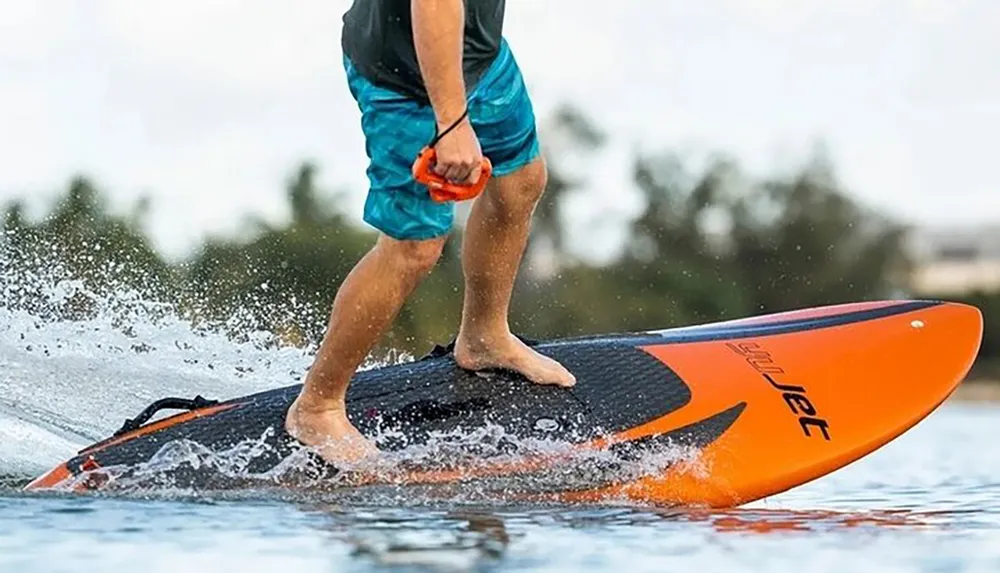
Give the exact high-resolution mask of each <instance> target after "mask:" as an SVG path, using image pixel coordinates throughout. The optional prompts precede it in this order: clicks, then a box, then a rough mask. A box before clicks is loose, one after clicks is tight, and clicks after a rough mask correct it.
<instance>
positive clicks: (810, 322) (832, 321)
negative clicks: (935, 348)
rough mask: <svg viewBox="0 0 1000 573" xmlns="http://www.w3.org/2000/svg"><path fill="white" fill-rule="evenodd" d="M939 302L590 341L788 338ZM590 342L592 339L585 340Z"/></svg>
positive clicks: (639, 343) (644, 342)
mask: <svg viewBox="0 0 1000 573" xmlns="http://www.w3.org/2000/svg"><path fill="white" fill-rule="evenodd" d="M940 304H941V302H939V301H907V302H902V303H899V304H895V305H890V306H885V307H880V308H872V309H866V310H857V311H853V312H845V313H843V314H834V315H830V316H819V317H813V318H793V319H789V320H783V321H780V322H771V323H760V324H733V325H729V326H725V325H719V326H716V325H712V324H706V325H698V326H689V327H679V328H677V329H665V330H660V331H651V332H637V333H632V334H623V335H615V336H608V337H600V338H595V339H592V340H594V341H595V342H596V341H601V342H614V343H622V344H628V345H635V346H642V345H647V344H681V343H690V342H711V341H716V340H733V339H740V338H751V337H758V336H773V335H776V334H788V333H791V332H804V331H807V330H817V329H820V328H831V327H834V326H843V325H846V324H854V323H858V322H865V321H869V320H877V319H880V318H887V317H890V316H897V315H900V314H905V313H908V312H914V311H917V310H923V309H925V308H930V307H933V306H938V305H940ZM579 340H581V339H563V340H558V341H553V342H551V343H545V344H541V345H540V346H539V348H545V347H546V346H552V345H559V344H565V343H569V342H571V341H576V342H579ZM588 340H591V339H588Z"/></svg>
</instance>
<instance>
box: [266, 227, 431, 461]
mask: <svg viewBox="0 0 1000 573" xmlns="http://www.w3.org/2000/svg"><path fill="white" fill-rule="evenodd" d="M444 243H445V238H444V237H442V238H439V239H429V240H423V241H397V240H395V239H392V238H390V237H388V236H386V235H382V236H381V237H379V240H378V243H377V244H376V245H375V247H374V248H373V249H372V250H371V251H369V252H368V254H367V255H365V256H364V257H363V258H362V259H361V261H360V262H359V263H358V264H357V266H355V267H354V269H353V270H352V271H351V273H350V274H349V275H348V276H347V278H346V279H345V280H344V282H343V284H342V285H341V286H340V289H339V290H338V291H337V296H336V298H335V299H334V303H333V311H332V312H331V313H330V323H329V327H328V329H327V332H326V336H325V337H324V338H323V343H322V345H321V346H320V348H319V351H318V352H317V353H316V359H315V362H314V363H313V365H312V368H310V370H309V374H308V375H307V376H306V380H305V384H304V386H303V389H302V393H301V394H300V395H299V397H298V398H297V399H296V400H295V402H294V403H293V404H292V406H291V408H290V409H289V412H288V416H287V418H286V421H285V429H286V431H287V432H288V433H289V434H290V435H291V436H292V437H294V438H296V439H298V440H299V441H300V442H302V443H303V444H305V445H307V446H312V447H313V448H315V449H316V450H317V452H318V453H319V454H320V455H321V456H322V457H323V459H325V460H326V461H328V462H330V463H332V464H334V465H337V464H343V463H345V462H346V463H351V462H356V461H358V460H360V459H362V458H364V457H367V456H368V455H369V454H371V453H373V452H374V451H375V447H374V445H373V444H371V442H369V441H368V440H367V439H365V438H364V437H363V436H362V435H361V433H360V432H358V430H357V429H356V428H355V427H354V426H353V425H352V424H351V423H350V421H349V420H348V418H347V410H346V404H345V399H346V396H347V387H348V384H349V383H350V380H351V377H352V376H353V375H354V372H355V371H356V370H357V368H358V367H359V366H360V365H361V362H362V361H363V360H364V359H365V356H367V355H368V353H369V352H370V351H371V349H372V347H373V346H374V345H375V343H376V342H377V341H378V339H379V337H380V336H381V335H382V333H383V332H385V330H386V329H387V328H388V327H389V326H390V324H391V323H392V321H393V319H394V318H395V316H396V315H397V314H398V312H399V309H400V308H401V307H402V306H403V303H404V302H405V301H406V299H407V297H408V296H409V295H410V293H411V292H413V289H414V288H416V286H417V285H418V284H419V283H420V280H421V279H422V278H424V277H425V276H426V275H427V273H428V272H430V270H431V269H432V268H433V267H434V264H435V263H436V262H437V260H438V258H439V257H440V255H441V249H442V247H443V246H444Z"/></svg>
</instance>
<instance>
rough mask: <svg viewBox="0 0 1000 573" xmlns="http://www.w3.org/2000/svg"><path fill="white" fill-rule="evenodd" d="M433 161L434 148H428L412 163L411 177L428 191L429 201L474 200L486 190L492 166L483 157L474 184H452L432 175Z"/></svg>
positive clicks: (434, 155) (439, 176) (434, 157)
mask: <svg viewBox="0 0 1000 573" xmlns="http://www.w3.org/2000/svg"><path fill="white" fill-rule="evenodd" d="M435 159H437V153H436V152H435V151H434V148H433V147H430V146H428V147H424V148H423V149H422V150H421V151H420V155H418V156H417V160H416V161H415V162H414V163H413V177H414V179H416V180H417V181H418V182H420V183H423V184H424V185H426V186H427V188H428V189H429V190H430V194H431V199H433V200H434V201H437V202H438V203H444V202H446V201H465V200H468V199H474V198H475V197H477V196H478V195H479V194H480V193H482V192H483V189H484V188H486V183H487V182H489V180H490V176H491V175H492V174H493V164H492V163H490V160H489V159H487V158H486V157H483V163H482V166H481V170H480V172H479V179H478V180H476V182H475V183H472V184H461V183H454V182H452V181H448V180H447V179H445V178H444V177H443V176H441V175H438V174H437V173H434V161H435Z"/></svg>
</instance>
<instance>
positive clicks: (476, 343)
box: [455, 334, 576, 388]
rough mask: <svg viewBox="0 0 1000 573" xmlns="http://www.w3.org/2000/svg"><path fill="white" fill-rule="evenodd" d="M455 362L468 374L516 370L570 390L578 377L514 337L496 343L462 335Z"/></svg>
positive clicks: (536, 381)
mask: <svg viewBox="0 0 1000 573" xmlns="http://www.w3.org/2000/svg"><path fill="white" fill-rule="evenodd" d="M455 362H457V363H458V365H459V366H461V367H462V368H464V369H466V370H483V369H486V368H505V369H508V370H514V371H516V372H520V373H521V374H522V375H524V377H525V378H527V379H528V380H531V381H532V382H534V383H536V384H552V385H556V386H563V387H567V388H568V387H570V386H573V385H574V384H576V377H575V376H573V374H572V373H571V372H570V371H569V370H567V369H566V368H565V367H564V366H563V365H562V364H560V363H559V362H556V361H555V360H553V359H551V358H549V357H548V356H545V355H543V354H540V353H538V352H536V351H535V350H533V349H532V348H531V347H529V346H528V345H527V344H525V343H523V342H521V340H520V339H518V338H517V337H516V336H514V335H512V334H507V335H506V336H504V337H502V338H500V339H499V340H497V341H487V340H485V339H481V338H474V337H471V336H466V335H463V334H459V337H458V340H457V341H456V342H455Z"/></svg>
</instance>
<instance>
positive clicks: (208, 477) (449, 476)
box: [27, 300, 983, 507]
mask: <svg viewBox="0 0 1000 573" xmlns="http://www.w3.org/2000/svg"><path fill="white" fill-rule="evenodd" d="M982 328H983V325H982V315H981V313H980V312H979V310H978V309H976V308H975V307H971V306H967V305H963V304H957V303H951V302H941V301H909V300H901V301H876V302H864V303H854V304H843V305H833V306H824V307H818V308H810V309H802V310H796V311H790V312H784V313H775V314H768V315H762V316H756V317H751V318H744V319H739V320H732V321H726V322H716V323H710V324H703V325H697V326H688V327H681V328H673V329H666V330H658V331H643V332H633V333H619V334H612V335H601V336H588V337H579V338H570V339H560V340H552V341H544V342H531V344H533V346H534V347H535V348H536V349H537V350H538V351H539V352H541V353H543V354H546V355H548V356H551V357H553V358H555V359H557V360H559V361H560V362H562V363H563V364H564V365H566V366H567V367H568V368H569V369H570V370H572V371H573V372H574V373H575V375H576V377H577V384H576V385H575V386H574V387H572V388H558V387H553V386H539V385H535V384H531V383H529V382H527V381H526V380H524V379H522V378H520V377H518V376H516V375H514V374H511V373H502V372H501V373H496V375H495V376H492V377H483V376H482V375H480V374H476V373H472V372H468V371H465V370H463V369H461V368H459V367H457V366H456V364H455V362H454V359H453V355H452V353H451V347H450V346H449V347H436V348H435V349H434V351H432V352H431V353H429V354H428V355H426V356H424V357H423V358H421V359H418V360H414V361H412V362H408V363H404V364H397V365H392V366H387V367H384V368H378V369H373V370H367V371H362V372H359V373H358V374H357V375H356V376H355V378H354V380H353V382H352V384H351V386H350V390H349V393H348V413H349V416H350V417H351V419H352V421H353V422H354V424H355V425H356V426H357V427H358V428H359V429H360V430H361V431H362V432H363V433H365V434H366V435H368V436H371V437H372V438H373V439H375V438H377V439H378V440H379V441H378V445H379V447H380V449H382V450H383V451H398V450H401V449H403V448H406V447H409V446H414V445H420V444H422V443H427V442H428V441H429V440H431V439H434V437H435V436H441V435H448V434H449V433H455V432H474V431H475V430H477V429H482V428H486V427H490V428H494V429H497V428H499V429H500V430H502V431H501V432H500V433H499V435H500V436H501V439H499V440H497V441H496V443H491V444H490V445H491V447H490V448H485V449H483V451H484V452H485V453H483V454H482V457H481V458H476V457H475V456H472V457H469V458H468V459H470V460H474V462H471V461H470V462H469V463H468V464H466V467H461V466H457V467H456V466H455V464H454V463H452V464H451V465H448V466H443V467H437V468H435V467H433V464H432V465H431V467H421V468H420V469H417V468H409V469H407V470H406V471H405V472H402V473H401V474H395V475H396V477H395V479H397V480H401V481H403V482H406V483H429V482H438V483H441V482H446V483H460V482H461V481H462V480H470V481H475V480H487V479H490V478H493V479H496V478H511V477H518V476H521V477H524V476H531V475H532V474H538V475H541V474H543V473H544V472H545V471H546V469H547V468H549V469H551V468H552V467H554V466H555V465H557V464H558V463H559V460H560V458H562V457H564V456H565V455H566V452H570V453H572V452H596V453H598V454H600V455H598V456H595V457H594V459H595V460H599V463H598V462H595V463H597V465H598V466H599V468H597V470H600V471H597V470H595V469H594V468H589V469H587V470H586V472H585V473H587V475H586V476H582V477H581V476H577V477H579V478H580V479H569V480H563V481H560V480H553V479H548V480H544V479H538V480H531V479H525V480H520V481H519V482H517V483H521V484H522V487H523V488H527V489H526V490H525V491H522V492H521V493H524V494H530V495H538V496H541V497H547V498H556V499H561V500H577V501H601V500H605V499H609V498H614V499H633V500H637V501H644V502H652V503H659V504H684V505H706V506H715V507H724V506H735V505H741V504H744V503H748V502H750V501H753V500H757V499H760V498H763V497H766V496H770V495H773V494H776V493H779V492H782V491H785V490H787V489H789V488H792V487H796V486H798V485H800V484H803V483H806V482H808V481H810V480H814V479H816V478H819V477H821V476H823V475H825V474H828V473H830V472H832V471H834V470H836V469H838V468H841V467H843V466H844V465H846V464H849V463H851V462H853V461H855V460H857V459H859V458H861V457H863V456H865V455H867V454H869V453H871V452H872V451H874V450H876V449H877V448H879V447H881V446H882V445H884V444H886V443H888V442H889V441H891V440H893V439H894V438H896V437H897V436H899V435H900V434H902V433H903V432H905V431H906V430H907V429H909V428H911V427H912V426H913V425H915V424H916V423H918V422H919V421H921V420H922V419H923V418H925V417H926V416H927V415H928V414H930V413H931V412H932V411H934V409H935V408H937V407H938V406H939V405H940V404H941V403H942V402H944V401H945V399H946V398H947V397H948V396H949V395H950V394H951V393H952V392H953V391H954V390H955V388H956V387H957V386H958V385H959V384H960V383H961V381H962V380H963V379H964V377H965V376H966V374H967V373H968V371H969V369H970V368H971V366H972V364H973V362H974V360H975V357H976V355H977V353H978V350H979V346H980V343H981V340H982ZM299 388H300V387H299V386H289V387H285V388H278V389H275V390H270V391H266V392H262V393H258V394H253V395H250V396H245V397H242V398H236V399H232V400H228V401H222V402H218V401H213V400H205V399H202V398H201V397H198V398H197V399H195V400H192V401H188V400H182V399H176V398H167V399H164V400H163V401H160V402H157V403H156V404H153V405H151V406H150V408H147V410H146V411H144V412H143V413H142V415H140V416H137V417H136V418H135V419H132V420H128V421H127V423H126V424H125V426H123V427H122V429H121V430H120V431H119V432H117V433H116V434H115V435H112V436H110V437H108V438H107V439H105V440H103V441H101V442H98V443H95V444H93V445H90V446H88V447H86V448H85V449H83V450H81V451H80V452H79V453H78V455H76V456H75V457H73V458H72V459H70V460H68V461H66V462H65V463H63V464H60V465H58V466H57V467H55V468H54V469H52V470H51V471H49V472H48V473H46V474H44V475H42V476H39V477H38V478H37V479H35V480H34V481H33V482H31V483H30V484H29V485H28V486H27V489H29V490H41V489H51V488H55V489H69V490H72V491H86V490H93V489H100V488H105V487H108V485H109V484H114V483H115V480H116V479H121V477H120V476H121V475H127V474H128V471H129V468H140V467H146V468H147V469H148V467H149V462H150V460H151V459H153V458H154V457H156V456H158V455H159V454H161V453H162V451H163V450H164V449H165V448H167V447H168V446H169V445H170V444H173V443H177V442H178V441H186V442H188V443H196V444H198V445H199V447H201V448H202V450H204V451H211V452H224V451H226V450H229V449H231V448H234V447H235V446H236V445H237V444H240V443H246V442H255V443H258V445H259V446H264V447H258V448H257V451H258V452H259V453H258V454H257V455H255V456H254V457H253V458H252V459H250V460H248V461H246V463H245V464H244V466H242V467H241V472H242V473H241V475H242V478H248V477H251V478H252V477H253V476H272V475H274V473H275V472H274V470H275V468H276V467H277V466H278V464H279V463H280V462H281V461H282V460H284V459H286V458H287V457H288V456H289V455H290V453H292V452H293V451H295V450H296V449H298V444H297V443H295V441H294V440H293V439H291V438H290V437H289V436H288V435H287V434H286V433H285V432H284V431H283V429H282V428H283V419H284V414H285V412H286V410H287V408H288V406H289V405H290V404H291V402H292V400H294V398H295V396H296V395H297V393H298V391H299ZM163 408H181V409H185V410H187V411H185V412H183V413H179V414H175V415H173V416H170V417H164V418H161V419H158V420H156V421H152V422H150V420H151V419H152V417H153V416H154V415H155V414H156V413H157V412H158V411H159V410H160V409H163ZM387 430H389V431H387ZM527 443H558V444H564V445H566V447H567V448H568V449H562V450H552V451H558V452H562V453H559V454H555V453H552V454H550V455H548V456H547V455H546V454H544V453H539V452H545V451H548V450H544V449H542V450H537V451H533V452H532V453H530V454H526V455H525V456H521V457H519V456H518V455H517V453H518V452H517V449H518V448H519V447H522V446H521V445H523V444H527ZM669 451H684V452H687V454H686V455H685V456H680V457H675V458H671V457H670V456H659V453H661V452H669ZM658 456H659V457H658ZM649 458H651V459H661V458H662V459H663V460H665V461H663V462H662V463H661V464H660V465H658V466H657V465H655V464H653V466H651V465H650V463H648V462H647V463H644V464H639V465H640V466H641V467H642V471H639V472H638V473H637V472H636V471H627V468H629V467H631V466H629V464H630V462H635V461H636V460H640V461H641V460H644V459H649ZM316 459H318V458H316V457H313V460H314V461H315V460H316ZM570 459H572V456H571V457H570ZM321 465H322V463H321ZM181 466H183V464H181ZM109 468H118V473H116V474H115V475H114V476H113V477H109V476H108V474H109V472H108V471H107V470H108V469H109ZM123 468H124V470H123ZM215 468H216V467H215V466H213V465H212V464H200V465H199V464H193V465H191V466H188V467H178V468H175V470H174V472H173V475H172V476H170V480H169V484H170V486H171V487H181V488H193V489H199V488H200V489H205V490H209V489H213V488H217V487H226V486H225V481H226V479H225V478H226V476H223V475H222V473H223V472H219V471H218V470H217V469H215ZM322 469H323V475H328V476H337V475H338V474H337V471H336V470H335V469H333V468H332V467H329V466H326V467H324V468H322ZM562 471H563V474H565V468H564V469H563V470H562ZM580 471H581V472H584V469H582V468H581V469H580ZM102 472H104V473H103V474H102ZM123 472H124V473H123ZM102 476H103V477H102ZM133 477H134V476H133ZM162 477H163V476H160V479H161V481H160V482H157V483H163V481H162ZM339 477H341V478H343V477H344V473H341V474H339ZM362 481H363V480H362ZM503 483H505V484H507V485H506V486H505V487H509V484H510V483H511V482H510V481H507V482H503ZM523 484H528V485H523ZM532 487H536V489H537V491H533V492H532V491H528V490H530V489H531V488H532Z"/></svg>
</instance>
